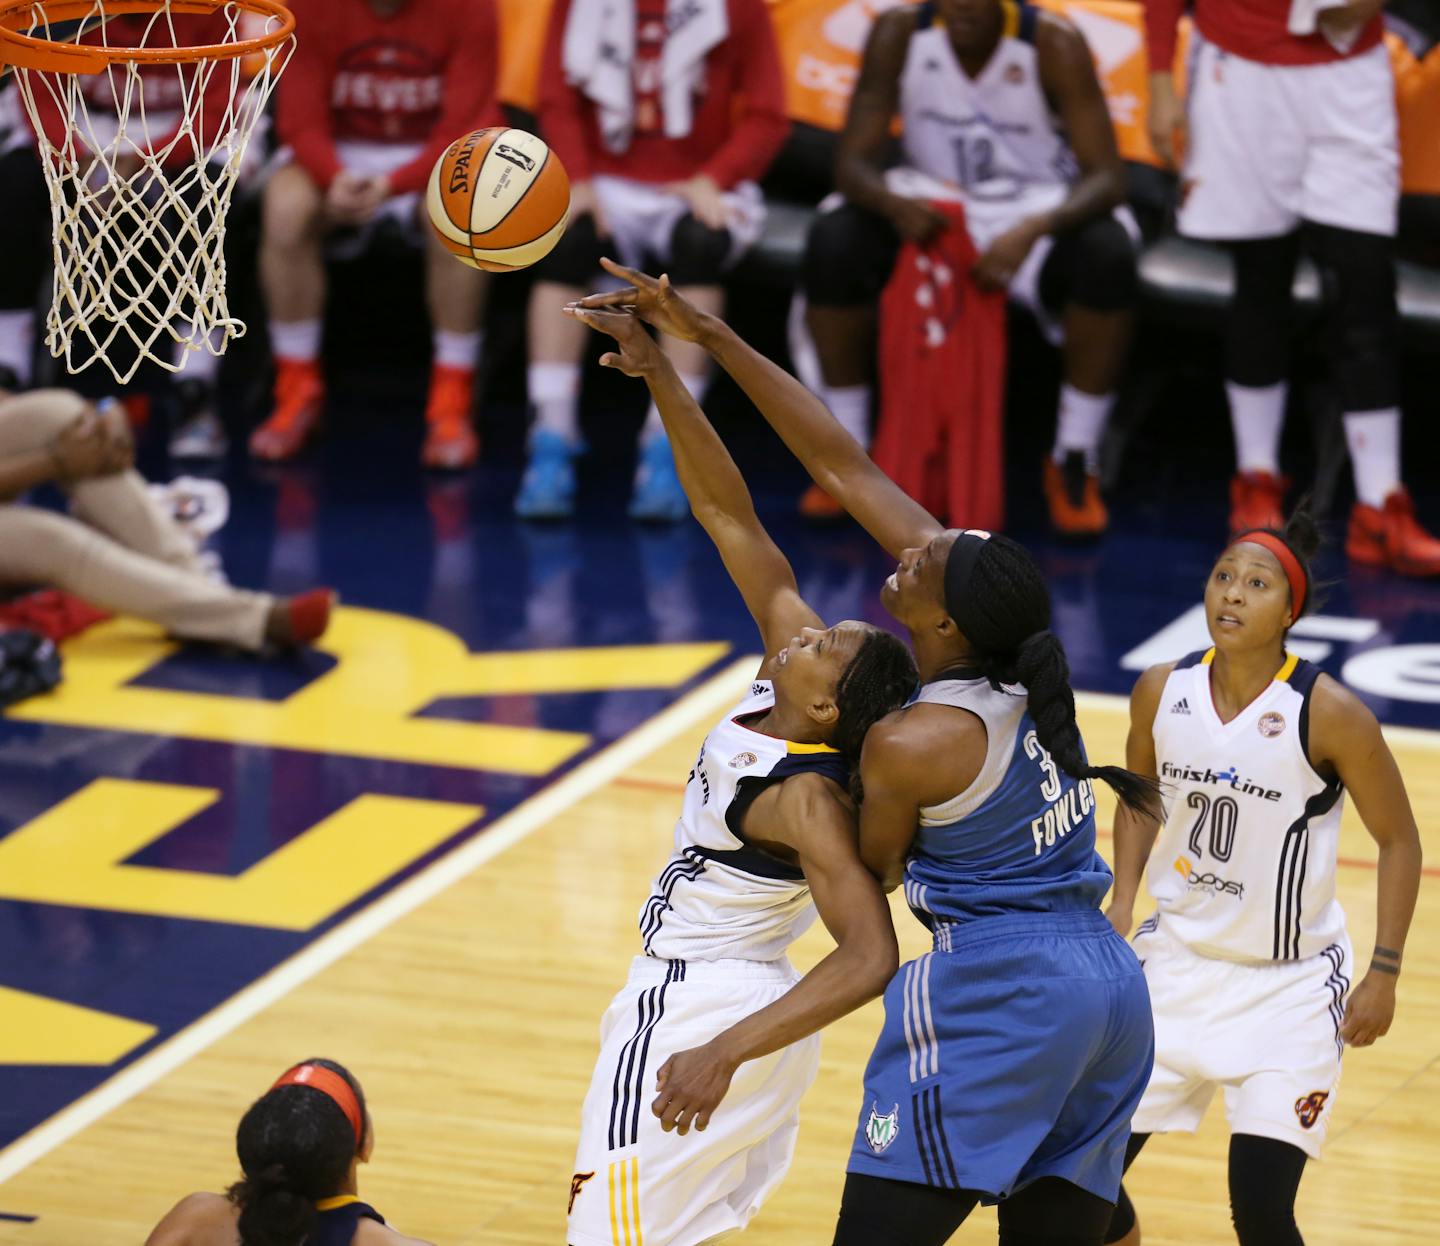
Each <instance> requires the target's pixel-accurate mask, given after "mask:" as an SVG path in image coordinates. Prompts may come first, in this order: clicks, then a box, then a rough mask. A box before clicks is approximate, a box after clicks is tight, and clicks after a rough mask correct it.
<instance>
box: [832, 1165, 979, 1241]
mask: <svg viewBox="0 0 1440 1246" xmlns="http://www.w3.org/2000/svg"><path fill="white" fill-rule="evenodd" d="M979 1201H980V1195H979V1193H978V1192H977V1191H975V1190H941V1189H937V1188H936V1187H934V1186H928V1185H915V1184H913V1183H911V1182H909V1181H890V1180H887V1179H886V1178H884V1177H867V1176H865V1175H863V1174H861V1173H853V1172H852V1173H849V1174H847V1175H846V1177H845V1192H844V1194H843V1195H842V1196H841V1199H840V1222H839V1224H837V1225H836V1227H835V1242H834V1246H875V1243H876V1242H885V1243H887V1244H888V1246H944V1243H945V1242H948V1241H949V1240H950V1238H951V1237H952V1236H953V1235H954V1233H955V1230H956V1229H958V1228H959V1227H960V1225H961V1224H962V1223H963V1222H964V1220H965V1217H966V1216H968V1215H969V1214H970V1212H971V1211H973V1210H974V1208H975V1204H976V1203H978V1202H979Z"/></svg>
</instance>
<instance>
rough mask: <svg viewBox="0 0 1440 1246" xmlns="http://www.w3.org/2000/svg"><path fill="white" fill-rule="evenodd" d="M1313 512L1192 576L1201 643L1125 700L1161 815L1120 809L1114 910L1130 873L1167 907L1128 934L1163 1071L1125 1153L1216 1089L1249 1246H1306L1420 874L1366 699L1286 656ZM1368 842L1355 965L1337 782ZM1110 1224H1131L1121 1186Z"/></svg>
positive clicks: (1304, 588)
mask: <svg viewBox="0 0 1440 1246" xmlns="http://www.w3.org/2000/svg"><path fill="white" fill-rule="evenodd" d="M1316 543H1317V540H1316V533H1315V526H1314V523H1313V522H1312V521H1311V520H1310V519H1309V517H1308V516H1307V515H1305V514H1304V512H1303V511H1302V512H1300V513H1298V514H1297V515H1295V516H1294V517H1293V518H1292V519H1291V520H1290V523H1289V524H1288V525H1287V527H1286V529H1285V531H1284V532H1283V533H1281V532H1277V531H1275V530H1273V529H1260V530H1253V531H1249V532H1242V533H1241V534H1240V535H1238V536H1237V537H1236V538H1235V540H1234V541H1233V542H1232V543H1231V544H1230V545H1229V547H1227V548H1226V550H1225V551H1224V552H1223V553H1222V554H1221V555H1220V558H1219V560H1218V561H1217V562H1216V563H1215V565H1214V567H1213V568H1212V569H1211V572H1210V579H1209V582H1208V583H1207V584H1206V586H1205V621H1206V623H1207V624H1208V626H1209V628H1210V637H1211V640H1212V641H1213V642H1214V643H1213V647H1212V648H1210V649H1209V650H1207V651H1205V652H1203V653H1192V654H1191V655H1190V656H1189V657H1187V658H1182V659H1181V660H1180V661H1178V662H1171V663H1166V664H1165V665H1162V666H1153V667H1151V668H1150V669H1149V670H1148V671H1146V672H1145V674H1143V675H1142V676H1141V677H1140V679H1139V681H1138V682H1137V683H1136V685H1135V690H1134V692H1133V693H1132V694H1131V697H1130V740H1129V744H1128V746H1127V762H1126V764H1127V765H1129V767H1130V768H1131V769H1132V770H1136V771H1138V772H1139V773H1141V774H1148V775H1156V776H1158V777H1159V779H1160V781H1161V783H1162V784H1164V785H1165V788H1164V790H1165V812H1166V817H1165V822H1164V826H1163V829H1160V830H1159V831H1158V835H1159V839H1158V843H1157V838H1156V836H1157V828H1156V825H1155V824H1154V823H1153V822H1142V821H1140V820H1139V819H1136V818H1134V817H1133V816H1131V815H1130V813H1129V812H1128V811H1126V810H1124V809H1122V810H1121V811H1120V813H1119V815H1118V817H1117V818H1116V821H1115V893H1114V896H1113V897H1112V899H1111V902H1110V909H1109V917H1110V920H1111V922H1112V923H1113V924H1114V926H1115V928H1116V929H1117V930H1118V931H1120V933H1122V934H1125V933H1127V932H1128V931H1129V929H1130V926H1131V923H1132V920H1133V913H1134V906H1135V898H1136V894H1137V893H1138V891H1139V888H1140V877H1141V874H1142V872H1144V870H1145V864H1146V861H1147V859H1148V860H1149V862H1150V867H1149V873H1148V881H1149V884H1150V891H1151V893H1152V894H1153V895H1154V897H1155V899H1156V902H1157V904H1158V911H1157V912H1156V913H1155V914H1154V915H1153V916H1151V917H1150V918H1148V919H1147V920H1146V921H1145V922H1143V923H1142V924H1141V926H1140V930H1139V933H1138V934H1137V936H1136V938H1135V941H1134V945H1135V951H1136V953H1137V954H1138V955H1139V956H1140V958H1141V961H1142V962H1143V964H1144V966H1145V977H1146V979H1147V980H1148V982H1149V984H1150V998H1151V1002H1152V1005H1153V1007H1154V1010H1155V1071H1154V1074H1153V1076H1152V1077H1151V1079H1150V1085H1149V1088H1148V1089H1147V1090H1146V1091H1145V1097H1144V1098H1143V1099H1142V1100H1141V1102H1140V1106H1139V1108H1138V1109H1137V1111H1136V1113H1135V1119H1134V1130H1135V1132H1134V1134H1133V1135H1132V1137H1131V1139H1130V1144H1129V1148H1128V1150H1127V1152H1126V1163H1127V1165H1128V1164H1129V1162H1130V1161H1132V1160H1133V1159H1134V1158H1135V1156H1136V1155H1137V1154H1138V1153H1139V1151H1140V1148H1141V1147H1143V1146H1144V1145H1145V1143H1146V1142H1147V1141H1148V1139H1149V1136H1150V1135H1151V1134H1152V1133H1159V1132H1165V1131H1168V1130H1180V1131H1184V1132H1186V1133H1193V1132H1194V1130H1195V1129H1196V1127H1197V1126H1198V1125H1199V1124H1200V1120H1201V1118H1202V1117H1203V1116H1204V1115H1205V1109H1206V1107H1207V1106H1208V1104H1209V1102H1210V1098H1211V1096H1212V1095H1213V1094H1214V1093H1215V1088H1216V1086H1222V1087H1224V1090H1225V1111H1226V1114H1227V1116H1228V1117H1229V1120H1230V1130H1231V1134H1230V1208H1231V1214H1232V1216H1233V1218H1234V1222H1235V1232H1236V1234H1237V1236H1238V1238H1239V1240H1240V1242H1241V1246H1298V1244H1299V1242H1300V1231H1299V1229H1298V1228H1297V1227H1296V1225H1295V1193H1296V1191H1297V1189H1298V1188H1299V1185H1300V1176H1301V1174H1302V1172H1303V1171H1304V1168H1305V1161H1306V1159H1307V1158H1318V1156H1319V1154H1320V1148H1321V1145H1322V1143H1323V1142H1324V1140H1325V1134H1326V1131H1327V1129H1328V1128H1329V1125H1330V1117H1331V1115H1332V1113H1333V1111H1334V1104H1335V1100H1334V1095H1335V1087H1336V1084H1337V1083H1338V1081H1339V1079H1340V1057H1341V1054H1342V1052H1343V1050H1344V1046H1345V1044H1346V1043H1349V1044H1350V1045H1351V1046H1354V1047H1366V1046H1369V1045H1370V1044H1371V1043H1373V1042H1374V1041H1375V1040H1376V1039H1377V1038H1379V1037H1381V1036H1382V1035H1384V1034H1385V1032H1386V1031H1387V1030H1389V1028H1390V1022H1391V1019H1392V1018H1393V1017H1394V1015H1395V985H1396V980H1397V978H1398V976H1399V973H1400V963H1401V957H1402V953H1403V952H1404V948H1405V936H1406V933H1407V932H1408V931H1409V929H1410V918H1411V915H1412V914H1413V912H1414V910H1415V897H1416V895H1417V893H1418V891H1419V887H1420V860H1421V851H1420V837H1419V834H1418V832H1417V831H1416V829H1415V818H1414V815H1413V814H1412V813H1411V811H1410V802H1409V800H1408V798H1407V797H1406V794H1405V783H1404V780H1403V779H1402V778H1401V777H1400V771H1399V769H1398V767H1397V766H1396V765H1395V758H1394V757H1393V756H1392V755H1391V753H1390V750H1389V748H1388V747H1387V746H1386V744H1385V738H1384V736H1382V735H1381V734H1380V725H1379V723H1377V722H1376V721H1375V716H1374V715H1373V714H1372V713H1371V712H1370V711H1369V710H1368V709H1366V708H1365V706H1364V705H1363V704H1362V703H1361V702H1360V700H1359V699H1358V698H1357V697H1356V696H1355V695H1354V694H1353V693H1351V692H1349V691H1348V690H1346V689H1345V688H1343V687H1342V686H1341V685H1340V684H1339V683H1337V682H1336V681H1335V680H1334V679H1332V678H1331V677H1330V676H1329V675H1325V674H1322V673H1321V672H1320V670H1319V669H1318V668H1317V667H1315V666H1312V665H1311V664H1310V663H1309V662H1306V661H1304V660H1302V659H1300V658H1297V657H1296V656H1294V655H1293V654H1287V653H1286V652H1285V638H1286V636H1287V635H1288V633H1289V631H1290V628H1291V627H1292V626H1293V625H1294V623H1295V620H1296V619H1298V618H1300V616H1301V615H1302V614H1304V612H1305V609H1306V607H1307V606H1308V605H1309V603H1310V600H1311V597H1312V595H1313V594H1312V589H1311V583H1310V573H1309V570H1308V567H1307V563H1308V560H1309V558H1310V556H1311V555H1313V553H1314V550H1315V545H1316ZM1347 788H1348V789H1349V790H1350V794H1351V796H1352V797H1353V798H1354V800H1355V807H1356V810H1357V811H1358V812H1359V814H1360V817H1361V819H1362V820H1363V821H1364V823H1365V827H1366V829H1367V830H1368V831H1369V832H1370V834H1371V836H1373V838H1374V839H1375V842H1376V843H1377V844H1379V846H1380V867H1379V873H1378V876H1377V880H1376V881H1377V891H1378V897H1377V900H1378V903H1377V927H1376V934H1375V950H1374V952H1373V954H1372V959H1371V961H1370V968H1369V971H1368V972H1367V973H1366V975H1365V977H1364V978H1363V979H1362V980H1361V982H1360V985H1359V986H1358V987H1356V988H1355V990H1354V991H1352V992H1350V996H1349V1000H1348V1002H1347V1001H1346V998H1345V995H1346V991H1347V990H1349V987H1350V981H1351V978H1352V976H1353V969H1352V963H1353V962H1352V954H1351V950H1350V939H1349V936H1348V935H1347V934H1346V932H1345V914H1344V913H1343V912H1342V911H1341V908H1340V905H1339V902H1338V901H1337V900H1336V899H1335V870H1336V853H1337V851H1338V849H1339V840H1340V812H1341V808H1342V806H1343V804H1344V795H1345V790H1346V789H1347ZM1105 1240H1106V1241H1107V1242H1123V1243H1125V1244H1126V1246H1135V1244H1137V1243H1138V1242H1139V1240H1140V1231H1139V1228H1138V1227H1137V1226H1136V1223H1135V1214H1134V1209H1133V1207H1132V1206H1131V1203H1130V1199H1129V1198H1128V1196H1126V1194H1125V1192H1124V1190H1123V1189H1122V1190H1121V1194H1120V1202H1119V1205H1118V1206H1117V1208H1116V1211H1115V1218H1114V1220H1113V1221H1112V1224H1111V1228H1110V1232H1109V1233H1108V1235H1107V1236H1106V1238H1105Z"/></svg>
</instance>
